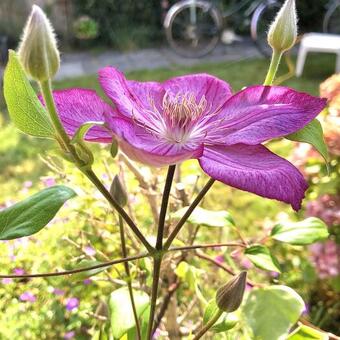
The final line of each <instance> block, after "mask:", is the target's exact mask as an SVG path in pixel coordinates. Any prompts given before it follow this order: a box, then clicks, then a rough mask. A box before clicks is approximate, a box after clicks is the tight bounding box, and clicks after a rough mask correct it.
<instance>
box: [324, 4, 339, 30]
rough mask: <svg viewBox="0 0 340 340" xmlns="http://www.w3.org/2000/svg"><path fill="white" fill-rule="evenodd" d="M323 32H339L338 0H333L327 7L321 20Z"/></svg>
mask: <svg viewBox="0 0 340 340" xmlns="http://www.w3.org/2000/svg"><path fill="white" fill-rule="evenodd" d="M323 30H324V32H325V33H333V34H340V1H339V0H338V1H335V2H334V4H333V5H332V6H331V7H330V8H329V9H328V11H327V12H326V14H325V18H324V20H323Z"/></svg>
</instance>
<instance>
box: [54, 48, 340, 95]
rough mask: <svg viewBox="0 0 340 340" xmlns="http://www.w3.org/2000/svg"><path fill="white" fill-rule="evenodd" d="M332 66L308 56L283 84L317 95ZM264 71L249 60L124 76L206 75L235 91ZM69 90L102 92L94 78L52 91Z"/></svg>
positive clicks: (262, 62)
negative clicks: (302, 67)
mask: <svg viewBox="0 0 340 340" xmlns="http://www.w3.org/2000/svg"><path fill="white" fill-rule="evenodd" d="M334 66H335V57H334V56H332V55H320V54H311V55H310V56H309V58H308V59H307V62H306V66H305V70H304V74H303V76H302V77H301V78H296V77H292V78H291V79H289V80H288V81H286V82H285V83H284V85H286V86H290V87H293V88H295V89H297V90H300V91H305V92H308V93H310V94H313V95H318V93H319V84H320V83H321V82H322V81H323V80H324V79H326V78H327V77H328V76H330V75H331V74H332V73H334ZM267 68H268V60H266V59H252V60H243V61H237V62H220V63H203V64H200V65H194V66H189V67H188V66H178V65H173V67H171V68H161V69H157V70H140V71H132V72H128V73H127V77H128V78H130V79H136V80H140V81H150V80H155V81H163V80H166V79H167V78H170V77H175V76H179V75H183V74H188V73H200V72H207V73H210V74H212V75H215V76H217V77H219V78H221V79H224V80H226V81H228V82H229V83H230V84H231V86H232V87H233V89H234V90H235V91H237V90H240V89H241V88H242V87H244V86H247V85H251V84H261V83H263V80H264V77H265V74H266V71H267ZM286 72H287V68H286V67H285V65H284V64H283V65H282V66H281V68H280V73H281V74H284V73H286ZM68 87H89V88H93V89H96V90H97V91H99V92H100V93H102V91H101V89H100V86H99V84H98V82H97V76H96V75H93V76H86V77H81V78H75V79H69V80H64V81H61V82H57V83H55V88H57V89H59V88H68Z"/></svg>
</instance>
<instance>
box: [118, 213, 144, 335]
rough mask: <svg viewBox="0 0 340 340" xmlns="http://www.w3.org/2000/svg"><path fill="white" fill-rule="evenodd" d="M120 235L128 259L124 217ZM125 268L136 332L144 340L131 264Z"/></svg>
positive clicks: (120, 218) (125, 264) (120, 220)
mask: <svg viewBox="0 0 340 340" xmlns="http://www.w3.org/2000/svg"><path fill="white" fill-rule="evenodd" d="M118 219H119V233H120V240H121V247H122V255H123V257H124V258H125V257H127V249H126V242H125V233H124V221H123V218H122V216H120V215H119V218H118ZM124 267H125V273H126V276H127V282H126V283H127V286H128V290H129V295H130V301H131V307H132V311H133V316H134V318H135V323H136V331H137V339H138V340H142V334H141V330H140V324H139V320H138V314H137V310H136V304H135V299H134V296H133V289H132V284H131V275H130V268H129V263H128V262H124Z"/></svg>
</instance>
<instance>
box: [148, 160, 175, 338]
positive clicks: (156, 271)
mask: <svg viewBox="0 0 340 340" xmlns="http://www.w3.org/2000/svg"><path fill="white" fill-rule="evenodd" d="M175 170H176V165H170V166H169V168H168V173H167V176H166V180H165V185H164V191H163V196H162V204H161V209H160V212H159V219H158V230H157V239H156V250H158V251H160V252H161V251H162V250H163V236H164V228H165V218H166V212H167V209H168V203H169V197H170V191H171V186H172V181H173V178H174V174H175ZM162 259H163V256H162V253H159V254H158V256H154V265H153V281H152V291H151V306H150V316H149V324H148V335H147V339H150V340H151V338H152V329H153V321H154V317H155V310H156V303H157V294H158V285H159V276H160V271H161V265H162Z"/></svg>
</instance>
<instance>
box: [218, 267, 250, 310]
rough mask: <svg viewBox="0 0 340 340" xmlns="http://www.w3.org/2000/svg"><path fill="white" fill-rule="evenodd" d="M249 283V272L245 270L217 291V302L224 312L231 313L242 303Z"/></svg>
mask: <svg viewBox="0 0 340 340" xmlns="http://www.w3.org/2000/svg"><path fill="white" fill-rule="evenodd" d="M246 283H247V272H245V271H243V272H241V273H240V274H238V275H236V276H235V277H233V278H232V279H231V280H230V281H229V282H227V283H226V284H225V285H224V286H222V287H220V288H219V289H218V291H217V292H216V304H217V306H218V308H219V309H220V310H222V311H224V312H227V313H231V312H234V311H235V310H236V309H238V308H239V307H240V305H241V303H242V299H243V294H244V291H245V288H246Z"/></svg>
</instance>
